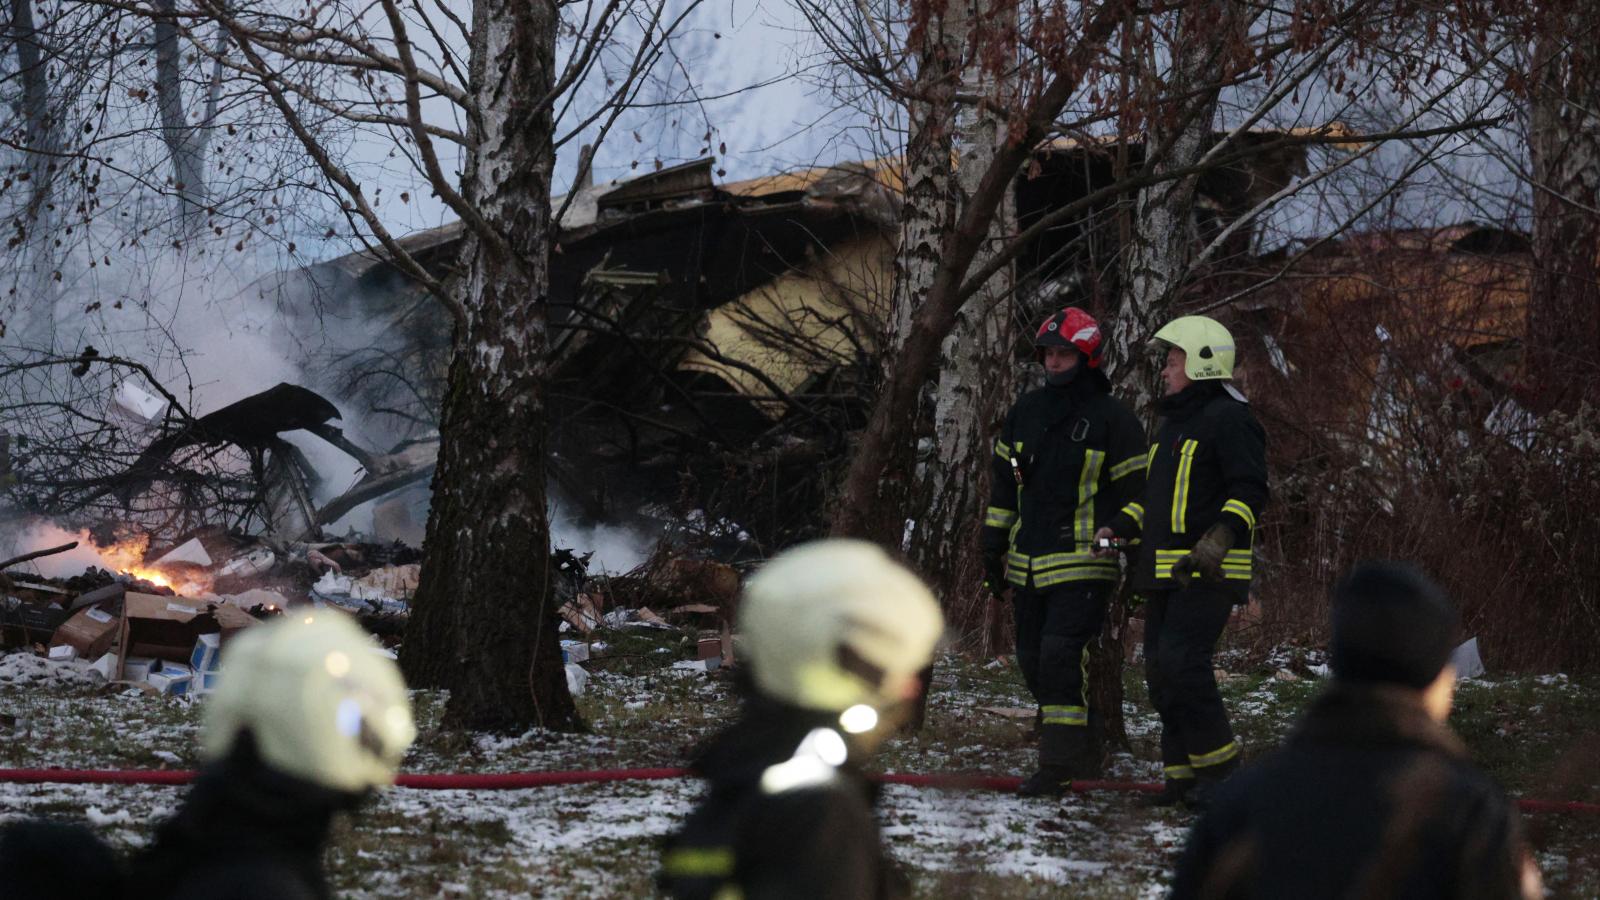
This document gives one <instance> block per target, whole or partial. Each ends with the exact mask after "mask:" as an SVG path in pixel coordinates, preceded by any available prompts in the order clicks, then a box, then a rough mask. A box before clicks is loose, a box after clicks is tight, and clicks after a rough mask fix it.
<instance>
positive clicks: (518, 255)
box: [401, 0, 581, 731]
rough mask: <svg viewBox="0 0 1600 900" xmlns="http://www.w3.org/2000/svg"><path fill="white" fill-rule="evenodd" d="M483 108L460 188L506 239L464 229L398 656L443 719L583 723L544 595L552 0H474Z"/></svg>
mask: <svg viewBox="0 0 1600 900" xmlns="http://www.w3.org/2000/svg"><path fill="white" fill-rule="evenodd" d="M472 25H473V27H472V46H471V68H470V81H471V92H472V96H473V99H474V101H475V104H474V105H475V107H476V110H477V115H476V116H474V117H473V119H472V122H471V126H472V127H471V133H472V138H473V145H474V148H475V149H474V150H473V152H472V153H471V154H470V155H469V158H468V161H467V166H466V172H465V174H464V176H463V185H462V187H463V191H462V193H463V197H464V199H465V201H466V202H467V204H469V205H470V206H471V207H472V208H474V209H476V210H477V211H479V213H480V214H481V215H482V216H483V218H484V219H485V220H486V222H487V223H488V224H489V225H491V226H493V229H494V231H495V232H497V233H498V235H500V236H502V238H503V243H497V242H495V241H491V240H488V239H485V238H484V237H482V236H481V235H478V234H475V233H474V232H473V231H471V230H469V231H468V232H467V234H468V237H467V240H466V242H465V245H464V247H463V250H462V258H461V263H462V266H463V269H464V275H463V277H462V278H461V281H460V287H459V288H458V290H459V299H460V302H461V305H462V306H463V307H464V309H465V313H466V315H465V321H464V323H463V324H462V325H461V326H460V327H459V328H458V329H457V331H456V332H455V336H454V344H455V347H454V357H453V359H452V362H451V366H450V374H449V385H448V392H447V393H446V395H445V398H444V409H443V414H442V422H441V428H440V431H441V444H440V450H439V467H438V469H437V471H436V472H435V474H434V482H433V504H432V508H431V510H430V512H429V515H428V529H427V537H426V540H425V542H424V558H423V563H422V579H421V583H420V584H419V585H418V590H417V598H416V606H415V609H414V615H413V617H412V619H411V621H410V623H409V625H408V628H407V631H406V640H405V644H404V648H403V651H402V655H401V665H402V667H403V668H404V671H405V673H406V677H407V678H408V679H411V680H412V682H413V684H417V685H431V686H438V687H446V688H449V689H450V701H449V704H448V706H447V707H446V712H445V724H446V726H448V727H458V728H467V729H472V730H490V731H519V730H522V729H526V728H527V727H529V726H535V725H537V726H542V727H546V728H556V729H573V728H578V727H581V722H580V720H579V718H578V714H577V710H576V708H575V707H574V706H573V703H572V698H571V696H570V695H569V694H568V692H567V687H566V676H565V671H564V668H563V666H562V664H561V653H560V647H559V644H558V642H557V638H556V628H557V622H556V609H555V603H554V598H553V593H552V591H551V589H550V571H549V558H550V546H549V545H550V540H549V524H548V521H547V519H546V508H545V456H546V453H545V426H546V407H545V396H544V377H545V367H546V347H547V342H548V336H547V331H546V305H545V304H546V289H547V285H548V282H549V266H548V263H549V249H548V248H549V230H550V177H551V169H552V164H553V161H554V150H553V148H552V146H551V135H552V129H553V123H552V119H551V111H550V108H549V105H548V104H545V103H541V102H540V101H541V100H542V98H543V97H544V96H545V95H546V94H547V93H548V92H549V90H550V87H551V84H552V78H553V67H554V65H555V35H556V27H557V18H556V8H555V7H554V6H553V5H551V4H547V3H527V2H523V0H477V2H476V3H475V4H474V6H473V21H472Z"/></svg>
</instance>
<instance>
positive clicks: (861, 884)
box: [657, 696, 909, 900]
mask: <svg viewBox="0 0 1600 900" xmlns="http://www.w3.org/2000/svg"><path fill="white" fill-rule="evenodd" d="M838 724H839V722H838V717H837V715H835V714H831V713H819V712H816V711H814V710H803V709H799V708H796V707H792V706H788V705H785V704H780V703H776V702H773V701H771V700H767V699H764V698H761V697H759V696H757V697H753V698H751V699H750V700H749V701H748V702H747V703H746V706H745V709H744V712H743V714H742V716H741V717H740V719H739V721H737V722H736V723H734V724H733V725H732V726H731V727H729V728H728V730H727V731H725V732H723V733H722V734H720V735H718V736H717V737H715V738H713V739H712V741H711V742H710V744H709V746H708V748H707V749H706V750H705V751H704V752H703V753H701V754H700V755H699V757H698V758H696V759H695V760H694V762H693V764H692V766H691V768H692V769H693V770H694V771H695V772H696V773H698V774H701V775H704V776H705V777H706V779H707V780H708V781H709V782H710V785H709V790H708V792H707V794H706V798H705V799H704V800H703V801H702V802H701V803H700V805H699V806H698V807H696V808H695V810H694V811H693V812H691V813H690V814H689V818H688V819H687V820H686V821H685V822H684V824H683V827H682V828H681V829H680V830H679V831H678V832H677V833H676V834H673V835H672V836H671V837H669V838H667V839H666V841H665V842H664V846H663V849H662V855H661V869H660V871H659V872H658V874H657V884H658V885H659V886H660V888H661V889H662V891H663V892H664V893H665V894H666V895H667V896H670V897H674V898H679V900H687V898H697V900H713V898H725V897H739V898H741V900H777V898H782V900H802V898H815V897H830V898H833V897H838V898H843V900H890V898H901V897H905V896H908V895H909V885H908V883H907V882H906V880H905V879H904V877H903V876H901V875H900V873H899V871H898V870H897V869H896V868H894V866H893V865H892V864H891V863H890V862H889V859H888V857H887V856H886V855H885V854H884V852H883V847H882V844H881V840H880V837H879V834H878V823H877V819H876V817H875V816H874V813H873V804H874V801H875V799H876V791H875V788H874V787H873V786H872V785H871V784H870V783H869V782H868V781H867V780H866V777H865V776H864V775H863V774H862V773H861V772H860V771H859V770H858V769H856V768H855V767H854V766H853V765H852V764H850V763H849V762H846V763H845V764H844V765H842V766H837V767H835V766H830V765H827V764H826V763H824V762H823V761H822V760H820V759H817V758H812V757H809V756H808V755H807V752H806V750H805V745H806V741H807V737H808V736H809V735H811V733H812V732H814V731H817V730H819V729H830V728H837V727H838Z"/></svg>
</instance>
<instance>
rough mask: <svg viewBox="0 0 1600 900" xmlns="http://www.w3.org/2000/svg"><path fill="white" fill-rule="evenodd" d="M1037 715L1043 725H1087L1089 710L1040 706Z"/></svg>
mask: <svg viewBox="0 0 1600 900" xmlns="http://www.w3.org/2000/svg"><path fill="white" fill-rule="evenodd" d="M1039 715H1040V721H1041V722H1042V723H1043V724H1045V725H1087V724H1089V710H1088V708H1087V707H1083V706H1041V707H1039Z"/></svg>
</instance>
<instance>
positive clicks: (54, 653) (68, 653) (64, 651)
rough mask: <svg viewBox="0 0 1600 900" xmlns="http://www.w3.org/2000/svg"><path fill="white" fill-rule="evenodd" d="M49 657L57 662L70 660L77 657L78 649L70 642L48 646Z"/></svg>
mask: <svg viewBox="0 0 1600 900" xmlns="http://www.w3.org/2000/svg"><path fill="white" fill-rule="evenodd" d="M50 658H51V659H53V660H55V661H57V662H70V661H72V660H74V659H77V658H78V650H77V648H76V647H73V646H72V645H71V644H57V645H56V646H54V647H51V648H50Z"/></svg>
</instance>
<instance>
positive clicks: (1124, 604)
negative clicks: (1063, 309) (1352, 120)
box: [1089, 0, 1236, 746]
mask: <svg viewBox="0 0 1600 900" xmlns="http://www.w3.org/2000/svg"><path fill="white" fill-rule="evenodd" d="M1233 3H1234V0H1206V2H1204V3H1201V4H1199V5H1197V6H1193V7H1189V8H1186V9H1185V10H1184V11H1183V12H1181V13H1179V14H1178V21H1177V23H1176V26H1175V33H1176V38H1175V40H1174V41H1173V46H1172V47H1171V69H1170V71H1169V72H1168V74H1167V78H1166V80H1165V84H1164V86H1163V98H1164V102H1161V103H1158V104H1157V105H1156V106H1155V107H1154V108H1152V109H1150V110H1148V112H1149V114H1150V115H1149V123H1150V124H1149V127H1148V128H1147V129H1146V135H1145V148H1146V153H1147V155H1148V156H1147V158H1146V160H1145V163H1144V164H1145V166H1146V168H1148V169H1149V170H1150V171H1151V172H1152V173H1154V174H1156V175H1162V174H1165V173H1167V172H1172V171H1174V170H1178V169H1183V168H1185V167H1188V166H1193V165H1195V164H1196V163H1198V162H1200V160H1201V159H1202V158H1203V157H1204V156H1205V153H1206V151H1207V150H1208V149H1209V148H1210V145H1211V140H1212V133H1213V129H1214V127H1215V120H1216V111H1217V95H1218V90H1217V87H1216V85H1218V84H1219V83H1221V81H1222V80H1223V79H1222V74H1223V73H1222V72H1221V71H1219V69H1220V60H1219V51H1218V49H1217V47H1218V45H1219V44H1220V43H1222V42H1221V41H1220V40H1217V39H1216V36H1217V35H1221V34H1223V33H1224V32H1225V30H1226V29H1228V28H1232V27H1236V24H1235V23H1236V19H1235V16H1234V9H1233ZM1218 26H1220V27H1218ZM1212 28H1217V30H1216V31H1211V29H1212ZM1207 32H1209V34H1206V33H1207ZM1203 34H1206V36H1205V37H1204V38H1203V37H1202V35H1203ZM1146 64H1148V63H1146ZM1196 181H1197V178H1196V176H1193V175H1191V176H1188V177H1185V178H1175V179H1172V180H1163V181H1158V182H1156V183H1155V184H1153V185H1151V186H1150V187H1147V188H1145V189H1143V190H1141V191H1139V193H1138V195H1137V196H1136V197H1135V198H1134V208H1133V214H1132V219H1133V221H1132V223H1131V225H1132V227H1131V228H1130V230H1129V238H1130V240H1129V244H1128V246H1127V248H1125V250H1124V257H1123V276H1122V285H1123V291H1122V302H1121V304H1120V305H1119V306H1118V308H1117V313H1116V317H1115V318H1114V319H1113V320H1112V323H1111V328H1110V332H1111V347H1112V348H1113V349H1112V353H1111V356H1110V358H1109V361H1108V363H1107V369H1106V374H1107V375H1108V376H1110V377H1111V379H1112V382H1113V383H1114V384H1116V385H1117V386H1118V391H1117V393H1118V396H1119V397H1120V399H1121V400H1122V401H1123V402H1125V403H1127V404H1129V406H1131V407H1132V408H1133V410H1134V412H1135V413H1136V414H1137V415H1138V416H1139V417H1140V418H1141V419H1142V420H1143V421H1144V422H1145V425H1146V429H1147V430H1148V429H1149V427H1150V426H1151V425H1153V424H1154V421H1155V401H1156V399H1157V393H1156V383H1157V377H1158V375H1159V373H1160V371H1161V367H1160V365H1158V364H1157V363H1156V362H1155V358H1154V357H1153V356H1152V355H1151V354H1150V353H1149V352H1147V350H1146V345H1147V342H1148V341H1149V339H1150V336H1151V335H1152V334H1154V333H1155V332H1156V330H1157V329H1158V328H1159V327H1160V326H1161V325H1162V324H1163V323H1165V322H1166V321H1167V320H1168V319H1170V318H1172V307H1173V304H1174V301H1176V299H1177V297H1178V292H1179V289H1180V288H1181V287H1182V285H1183V283H1184V280H1185V277H1186V276H1187V275H1188V273H1189V262H1190V257H1191V255H1192V254H1193V252H1194V241H1195V229H1194V199H1195V184H1196ZM1130 600H1131V597H1130V592H1129V591H1128V589H1127V587H1126V585H1124V587H1123V589H1122V590H1120V591H1118V592H1117V595H1116V596H1115V597H1113V598H1112V603H1111V609H1110V610H1109V612H1108V614H1107V616H1106V625H1105V629H1104V630H1103V631H1102V632H1101V634H1100V640H1099V641H1098V642H1097V644H1096V645H1095V646H1094V647H1092V648H1091V651H1090V655H1089V685H1090V697H1089V708H1090V709H1092V710H1095V711H1096V716H1095V719H1096V722H1095V726H1096V731H1097V737H1098V738H1099V739H1101V740H1102V741H1104V742H1106V743H1110V744H1115V745H1118V746H1126V745H1127V743H1128V735H1127V727H1126V724H1125V722H1124V721H1123V716H1122V693H1123V692H1122V669H1123V660H1124V659H1125V655H1124V654H1125V653H1126V649H1127V646H1126V638H1127V624H1128V614H1129V612H1130V609H1129V606H1130Z"/></svg>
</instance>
